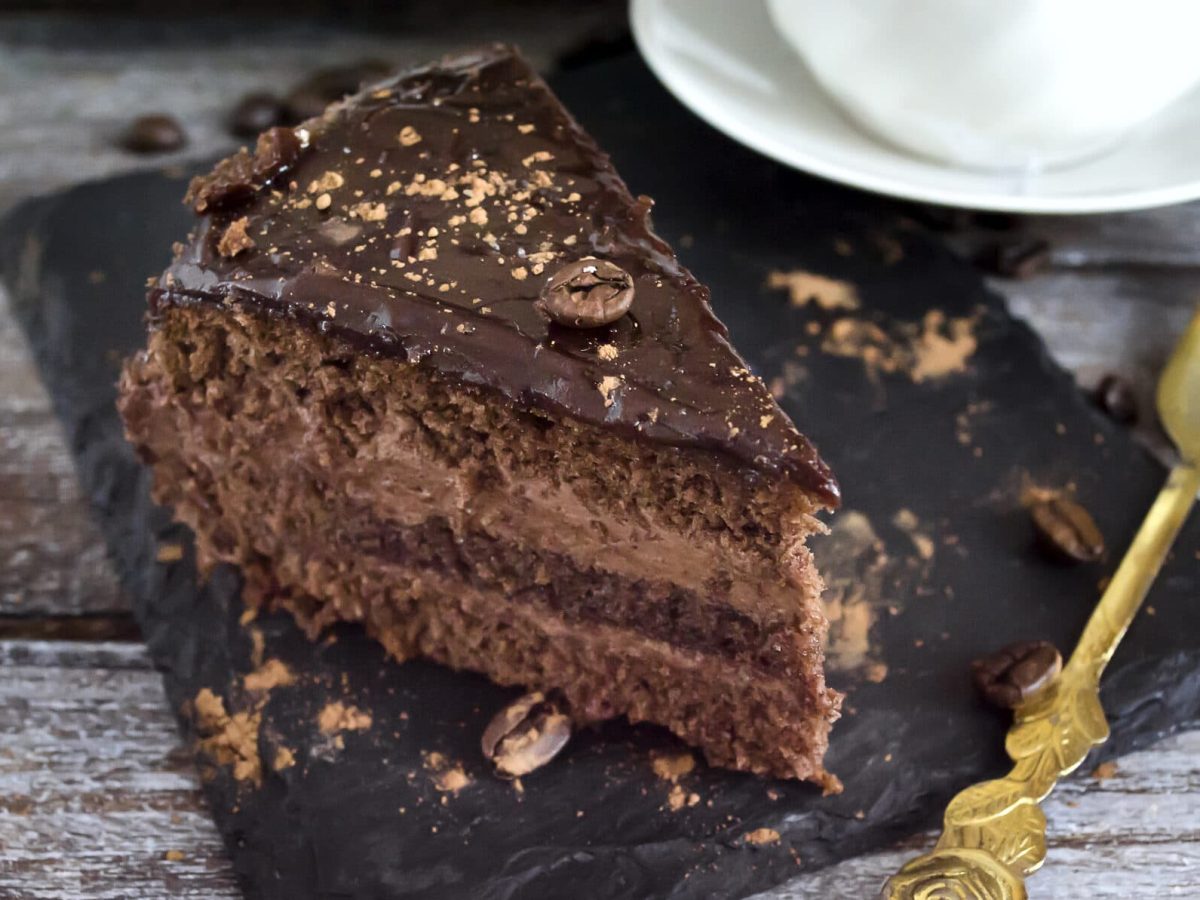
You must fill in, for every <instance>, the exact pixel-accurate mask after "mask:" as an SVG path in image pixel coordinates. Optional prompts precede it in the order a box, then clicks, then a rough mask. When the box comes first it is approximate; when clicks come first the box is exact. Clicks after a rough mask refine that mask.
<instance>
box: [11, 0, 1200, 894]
mask: <svg viewBox="0 0 1200 900" xmlns="http://www.w3.org/2000/svg"><path fill="white" fill-rule="evenodd" d="M409 6H410V7H412V13H411V15H412V19H413V27H412V29H411V30H410V31H408V32H407V33H406V34H407V35H408V36H405V34H401V35H399V36H396V35H369V34H365V33H359V34H350V33H329V32H324V33H317V32H313V31H311V30H308V31H306V30H304V29H291V30H287V31H284V30H278V31H272V32H269V33H266V34H264V33H262V32H261V31H258V30H255V31H252V32H248V33H246V34H245V35H243V36H242V37H240V38H237V39H234V40H222V41H213V40H210V39H208V38H207V37H206V35H205V33H203V31H202V30H201V32H200V33H196V32H195V31H193V30H192V26H191V25H185V26H183V27H180V26H175V27H168V26H160V27H158V28H157V31H158V35H157V37H158V39H159V41H158V43H157V44H155V43H148V42H147V41H146V40H145V30H144V28H143V27H142V26H140V25H138V24H136V23H111V22H107V21H105V22H104V23H103V24H101V25H99V26H97V24H96V23H95V22H90V21H89V22H88V23H82V24H65V25H64V24H63V23H61V22H57V21H55V20H52V19H49V18H46V17H39V16H32V17H25V18H17V17H11V16H9V17H4V18H0V211H2V210H3V209H5V208H7V207H9V206H10V205H11V204H13V203H15V202H16V201H18V200H19V199H20V198H21V197H23V196H27V195H29V194H31V193H36V192H40V191H44V190H49V189H53V188H57V187H61V186H64V185H67V184H70V183H73V182H76V181H79V180H82V179H85V178H93V177H101V176H104V175H109V174H114V173H116V172H119V171H124V170H128V169H132V168H134V167H138V166H159V165H163V164H164V163H170V162H177V161H180V160H182V159H190V158H195V157H199V156H207V155H212V154H214V153H217V152H219V151H222V150H225V149H228V148H229V147H231V146H232V145H233V143H234V142H233V141H232V139H231V138H229V137H228V135H227V134H226V133H225V130H224V117H225V115H226V114H227V111H228V109H229V107H230V104H231V102H232V100H233V98H235V97H237V96H238V95H240V94H241V93H243V92H245V91H248V90H251V89H261V88H264V87H265V88H268V89H277V90H279V89H282V88H283V87H284V86H286V85H288V84H290V83H292V82H294V81H295V80H297V79H298V78H299V77H300V76H302V75H303V74H305V73H307V72H309V71H311V70H312V69H313V68H315V67H318V66H322V65H329V64H336V63H341V62H346V61H351V60H356V59H361V58H363V57H378V58H383V59H392V60H397V61H404V60H409V59H412V60H415V59H421V58H426V57H429V56H432V55H435V54H437V53H440V52H442V51H443V50H446V49H449V48H451V47H453V46H457V45H462V44H464V43H469V42H471V41H473V40H482V39H491V38H495V37H502V38H503V37H506V36H507V37H510V38H516V39H518V40H519V42H520V43H522V44H523V45H524V47H525V49H526V50H527V51H528V52H530V54H531V55H532V56H533V57H534V59H535V60H536V61H538V62H540V63H543V64H544V63H547V62H549V61H550V60H551V59H553V58H554V56H555V55H556V54H557V53H558V52H560V51H561V50H563V49H564V48H567V47H570V46H572V45H574V44H575V43H576V42H577V41H578V40H579V39H580V37H581V35H584V34H588V33H591V32H594V31H595V30H596V29H598V28H600V29H603V28H606V27H610V26H611V25H612V24H613V20H614V19H619V16H620V12H619V5H618V4H613V3H608V4H604V3H597V4H593V5H587V6H585V7H583V10H582V12H578V11H576V12H575V13H573V15H572V17H570V18H567V17H565V16H564V15H562V14H561V11H560V8H558V7H553V5H551V4H549V3H544V4H539V3H538V2H532V0H531V2H528V3H526V4H524V5H522V6H521V15H520V18H519V20H518V21H517V22H516V23H515V24H514V23H512V22H504V23H502V22H501V19H504V18H506V17H507V16H508V15H509V12H508V11H507V10H499V11H497V10H496V9H494V8H493V7H492V5H489V4H482V3H480V4H472V5H471V6H472V10H473V11H472V12H471V13H470V14H466V13H464V14H461V15H458V14H456V15H453V16H446V15H444V14H442V12H441V11H440V10H442V9H443V8H444V4H433V3H429V2H421V3H414V4H409ZM431 10H438V12H433V13H431ZM206 27H207V26H206ZM415 35H419V36H415ZM164 109H165V110H171V111H172V112H174V113H175V114H176V115H178V116H179V118H180V119H181V120H183V121H186V122H187V123H188V130H189V136H190V143H189V146H188V147H187V148H186V149H185V150H184V151H182V152H181V153H180V154H177V155H174V156H171V157H165V158H163V157H159V158H151V159H147V158H142V157H135V156H130V155H128V154H125V153H123V152H121V151H119V150H115V149H113V148H112V146H111V137H112V135H113V134H114V133H115V132H116V131H117V130H118V129H119V128H120V126H121V125H122V124H123V123H124V122H125V121H126V120H127V119H128V118H129V117H131V116H133V115H136V114H138V113H141V112H146V111H151V110H164ZM634 187H635V188H636V185H635V186H634ZM1014 234H1016V235H1021V234H1030V235H1036V236H1044V237H1047V238H1049V239H1050V240H1051V241H1052V243H1053V244H1054V252H1053V255H1052V259H1051V264H1050V266H1049V268H1048V269H1047V270H1046V271H1045V272H1044V273H1042V274H1040V275H1038V276H1036V277H1034V278H1032V279H1029V280H1026V281H1007V280H1003V279H995V280H993V282H992V283H993V285H994V286H995V287H996V288H997V289H998V290H1000V291H1001V292H1002V293H1004V294H1005V295H1006V296H1007V297H1008V298H1009V300H1010V302H1011V303H1012V305H1013V308H1014V310H1015V311H1016V312H1017V313H1018V314H1019V315H1022V316H1024V317H1026V318H1027V319H1028V320H1029V321H1030V322H1031V323H1032V324H1033V325H1034V327H1035V328H1036V329H1037V330H1038V331H1039V332H1040V333H1041V335H1042V336H1043V337H1044V338H1045V339H1046V341H1047V344H1048V346H1049V348H1050V350H1051V352H1052V354H1053V355H1054V356H1055V357H1056V358H1057V359H1058V360H1059V361H1060V362H1061V363H1062V364H1063V365H1065V366H1067V367H1068V368H1069V369H1071V370H1072V371H1074V372H1075V373H1076V374H1077V376H1078V377H1079V379H1080V381H1081V383H1082V384H1084V385H1091V384H1094V383H1095V381H1096V380H1098V379H1099V377H1100V376H1101V375H1103V374H1105V373H1107V372H1114V371H1115V372H1120V373H1121V374H1123V375H1125V376H1126V377H1127V378H1129V379H1130V380H1131V381H1132V382H1133V383H1134V384H1135V385H1136V386H1137V387H1138V388H1139V391H1140V393H1141V396H1142V399H1143V410H1144V411H1145V412H1146V413H1148V411H1149V410H1150V406H1149V405H1148V400H1149V396H1150V391H1151V388H1152V385H1153V381H1154V377H1155V376H1156V374H1157V372H1158V369H1159V368H1160V367H1161V365H1162V362H1163V360H1164V359H1165V356H1166V353H1167V351H1168V349H1169V347H1170V345H1171V343H1172V341H1173V339H1174V336H1175V335H1177V334H1178V333H1179V331H1180V330H1181V328H1182V325H1183V323H1184V321H1186V319H1187V317H1188V315H1189V314H1190V311H1191V309H1193V308H1194V307H1195V304H1196V302H1197V298H1200V204H1189V205H1186V206H1182V207H1175V208H1171V209H1167V210H1159V211H1152V212H1145V213H1132V214H1123V215H1115V216H1100V217H1088V218H1063V217H1049V218H1043V219H1026V220H1020V221H1018V223H1017V224H1016V228H1015V231H1008V232H1003V233H1000V232H993V231H989V230H988V229H987V228H986V227H984V228H975V227H972V228H968V229H966V230H965V231H960V232H957V233H954V234H952V235H949V236H948V240H949V241H950V242H951V243H952V244H954V245H956V246H958V247H960V248H961V249H963V251H964V252H970V251H971V249H972V248H973V247H975V246H977V245H978V244H979V243H981V242H987V241H991V240H997V239H1008V238H1010V237H1012V236H1013V235H1014ZM684 252H685V255H686V251H684ZM1147 423H1148V424H1147ZM1141 434H1142V435H1143V437H1145V438H1146V440H1147V441H1148V443H1150V444H1151V445H1153V446H1156V447H1157V448H1158V449H1159V450H1161V449H1162V443H1161V439H1159V438H1156V435H1155V430H1154V428H1153V417H1152V416H1150V415H1144V416H1143V428H1142V431H1141ZM125 612H126V605H125V603H124V600H123V598H122V597H121V595H120V591H119V589H118V588H117V586H116V582H115V579H114V578H113V576H112V573H111V571H109V569H108V567H107V564H106V561H105V559H104V551H103V547H102V545H101V542H100V540H99V537H98V535H97V533H96V531H95V528H94V527H93V526H92V524H91V522H90V521H89V519H88V517H87V513H86V509H85V507H84V504H83V503H82V501H81V499H80V497H79V491H78V487H77V486H76V484H75V481H74V476H73V474H72V470H71V463H70V457H69V454H68V452H67V450H66V448H65V446H64V444H63V440H62V434H61V431H60V429H59V428H58V425H57V423H56V421H55V419H54V417H53V414H52V412H51V410H50V406H49V401H48V398H47V397H46V394H45V391H44V389H43V388H42V387H41V385H40V384H39V382H38V379H37V376H36V372H35V370H34V367H33V365H32V362H31V360H30V358H29V354H28V351H27V348H26V347H25V346H24V344H23V342H22V339H21V337H20V335H19V332H18V330H17V328H16V326H15V325H14V323H13V321H12V318H11V316H10V314H9V312H8V309H7V301H6V299H5V298H4V296H3V294H2V292H0V638H4V637H6V636H7V637H14V639H12V640H0V898H9V897H13V898H26V897H28V898H51V897H53V898H76V897H79V898H82V897H88V898H96V897H103V898H117V897H120V898H130V900H143V898H166V897H205V898H209V897H211V898H218V900H220V898H225V897H234V896H237V891H236V885H235V883H234V881H233V878H232V875H231V873H230V870H229V866H228V862H227V861H226V858H225V856H224V854H223V851H222V848H221V846H220V841H219V838H218V836H217V834H216V832H215V829H214V828H213V827H212V825H211V823H210V822H209V819H208V817H207V814H206V813H205V811H204V809H203V805H202V801H201V796H200V793H199V790H198V785H197V781H196V777H195V774H194V772H193V771H192V770H191V768H190V766H189V765H188V762H187V757H186V753H185V750H184V748H182V747H180V746H179V742H178V738H177V735H176V732H175V729H174V725H173V722H172V719H171V714H170V711H169V710H168V709H167V708H166V704H165V701H164V699H163V695H162V691H161V687H160V685H159V682H158V677H157V675H155V674H154V673H153V672H151V671H149V669H148V668H147V663H146V659H145V656H144V654H143V653H142V651H141V650H140V649H139V648H138V647H137V646H136V645H131V644H124V643H113V642H107V643H106V642H87V643H85V642H82V641H80V642H74V641H72V642H63V641H44V640H43V641H39V640H34V639H30V637H31V636H33V637H36V636H37V635H39V634H41V635H43V636H47V635H51V636H52V635H56V634H68V635H70V636H72V637H77V638H90V639H95V638H98V637H105V636H111V635H114V634H125V633H126V631H125V630H127V629H128V620H127V618H123V616H124V614H125ZM123 629H125V630H123ZM15 636H20V637H21V638H23V639H19V640H18V639H15ZM1198 760H1200V732H1193V733H1190V734H1186V735H1181V736H1179V737H1176V738H1173V739H1170V740H1168V741H1165V742H1163V743H1162V744H1161V745H1159V746H1158V747H1156V748H1154V749H1151V750H1148V751H1145V752H1143V753H1138V754H1133V755H1131V756H1129V757H1126V758H1124V759H1122V760H1121V761H1120V762H1119V770H1118V773H1117V775H1116V777H1114V778H1111V779H1107V780H1104V781H1098V780H1096V779H1089V778H1086V777H1081V778H1077V779H1075V780H1073V781H1071V782H1068V783H1067V784H1066V785H1064V786H1063V788H1062V789H1061V791H1060V793H1058V794H1056V795H1055V797H1054V798H1052V799H1051V801H1050V802H1049V805H1048V814H1049V818H1050V823H1051V851H1050V857H1049V862H1048V864H1047V868H1046V869H1045V870H1044V871H1043V872H1042V873H1039V874H1038V875H1037V876H1036V878H1035V880H1034V882H1033V883H1032V885H1033V890H1034V896H1035V897H1055V898H1059V897H1061V898H1077V897H1143V896H1144V897H1157V896H1163V895H1165V896H1196V895H1197V894H1200V813H1197V812H1196V810H1197V809H1200V802H1198V801H1200V797H1198V796H1197V793H1198V792H1200V762H1198ZM926 842H927V839H926V840H925V841H923V840H914V841H911V842H909V843H908V844H906V845H905V846H904V847H903V848H900V849H898V850H895V851H890V852H887V853H881V854H876V855H872V856H868V857H865V858H862V859H856V860H851V861H848V862H846V863H843V864H841V865H839V866H836V867H834V868H832V869H829V870H827V871H824V872H820V873H816V874H814V875H809V876H800V877H799V878H798V879H797V880H796V881H795V882H794V883H793V884H791V885H789V886H788V887H787V888H786V889H784V890H783V891H780V892H776V893H774V894H772V895H771V896H778V897H781V898H782V897H787V898H800V897H859V896H863V897H867V896H873V894H874V891H875V890H877V888H878V885H879V884H880V882H881V881H882V879H883V878H884V877H885V876H886V875H887V874H888V873H889V872H891V871H892V870H894V868H895V867H896V866H897V865H898V864H899V863H900V862H901V861H902V860H903V859H905V858H907V856H909V855H911V854H912V853H914V852H917V851H919V850H920V849H922V848H923V847H924V846H925V843H926ZM172 850H179V851H181V852H182V853H183V859H181V860H174V859H168V858H166V853H167V852H168V851H172Z"/></svg>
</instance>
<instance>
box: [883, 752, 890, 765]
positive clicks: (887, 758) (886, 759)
mask: <svg viewBox="0 0 1200 900" xmlns="http://www.w3.org/2000/svg"><path fill="white" fill-rule="evenodd" d="M883 761H884V762H885V763H890V762H891V761H892V754H890V753H885V754H884V755H883Z"/></svg>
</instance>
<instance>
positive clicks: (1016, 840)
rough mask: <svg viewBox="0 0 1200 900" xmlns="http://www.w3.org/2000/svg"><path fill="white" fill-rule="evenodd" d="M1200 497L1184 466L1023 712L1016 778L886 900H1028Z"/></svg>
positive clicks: (946, 835) (961, 811)
mask: <svg viewBox="0 0 1200 900" xmlns="http://www.w3.org/2000/svg"><path fill="white" fill-rule="evenodd" d="M1197 491H1200V468H1198V467H1197V466H1196V465H1195V464H1184V465H1179V466H1176V467H1175V468H1174V469H1172V470H1171V474H1170V476H1169V477H1168V479H1167V483H1166V484H1165V485H1164V486H1163V489H1162V491H1160V492H1159V495H1158V498H1157V499H1156V500H1155V501H1154V505H1153V506H1151V507H1150V512H1149V513H1148V514H1147V515H1146V520H1145V521H1144V522H1143V523H1142V527H1141V528H1140V529H1139V530H1138V533H1137V535H1136V537H1134V539H1133V543H1132V544H1131V545H1130V546H1129V550H1128V552H1126V554H1125V558H1124V559H1123V560H1121V565H1120V566H1119V567H1118V568H1117V571H1116V574H1115V575H1113V579H1112V581H1111V582H1110V583H1109V585H1108V589H1107V590H1106V591H1105V592H1104V596H1103V597H1101V598H1100V602H1099V604H1098V605H1097V606H1096V609H1095V610H1094V611H1093V612H1092V617H1091V618H1090V619H1089V620H1088V623H1087V626H1086V627H1085V628H1084V631H1083V635H1082V636H1081V637H1080V639H1079V643H1078V644H1077V645H1076V647H1075V652H1074V653H1072V654H1071V659H1070V661H1069V662H1068V663H1067V665H1066V666H1065V667H1064V669H1063V671H1062V674H1061V675H1060V676H1059V678H1058V679H1057V680H1056V681H1055V682H1054V683H1053V684H1051V685H1050V686H1049V687H1047V688H1046V689H1045V690H1044V691H1042V692H1040V693H1038V694H1036V695H1035V696H1033V697H1032V698H1030V700H1029V701H1027V702H1026V703H1024V704H1023V705H1021V706H1020V707H1018V708H1017V710H1016V712H1015V720H1014V722H1013V726H1012V728H1011V729H1009V732H1008V738H1007V739H1006V741H1005V749H1006V750H1007V751H1008V755H1009V756H1010V757H1012V760H1013V767H1012V771H1010V772H1009V773H1008V775H1007V776H1005V777H1004V778H999V779H996V780H994V781H984V782H982V783H980V784H976V785H972V786H971V787H969V788H967V789H966V790H964V791H962V792H961V793H959V794H958V795H957V796H956V797H955V798H954V799H953V800H951V801H950V805H949V806H947V807H946V814H945V817H944V821H943V826H942V836H941V838H940V839H939V840H938V842H937V846H936V847H934V849H933V850H932V851H930V852H929V853H926V854H924V855H923V856H919V857H917V858H916V859H913V860H910V861H909V862H908V863H906V864H905V866H904V867H903V868H902V869H901V870H900V871H899V872H897V873H896V874H895V875H893V876H892V877H891V878H889V879H888V881H887V884H885V885H884V887H883V891H882V892H881V894H880V897H881V898H883V900H910V898H911V900H940V898H959V900H972V898H973V900H1023V898H1025V897H1026V892H1025V881H1024V879H1025V877H1026V876H1027V875H1031V874H1033V873H1034V872H1036V871H1037V870H1038V868H1040V867H1041V865H1042V863H1043V862H1044V861H1045V858H1046V817H1045V815H1044V814H1043V813H1042V811H1041V809H1040V808H1039V807H1038V804H1039V803H1040V802H1041V801H1042V800H1043V799H1044V798H1045V797H1046V795H1047V794H1049V793H1050V791H1051V789H1052V788H1053V787H1054V785H1055V784H1056V783H1057V782H1058V779H1060V778H1062V777H1063V776H1065V775H1069V774H1070V773H1071V772H1073V771H1075V769H1077V768H1078V767H1079V765H1080V763H1082V762H1083V760H1084V758H1085V757H1086V756H1087V754H1088V751H1089V750H1091V748H1092V747H1093V746H1095V745H1096V744H1102V743H1104V741H1106V740H1107V739H1108V722H1107V721H1106V720H1105V718H1104V710H1103V709H1102V708H1101V706H1100V675H1101V673H1103V671H1104V668H1105V666H1107V665H1108V661H1109V660H1110V659H1112V656H1113V653H1114V652H1116V649H1117V645H1118V644H1119V643H1120V642H1121V638H1122V637H1124V636H1125V632H1126V630H1127V629H1128V628H1129V624H1130V623H1131V622H1132V621H1133V617H1134V615H1135V614H1136V613H1137V611H1138V608H1139V607H1140V606H1141V605H1142V600H1143V599H1144V598H1145V596H1146V592H1147V591H1149V589H1150V585H1151V584H1152V583H1153V582H1154V579H1155V576H1157V575H1158V570H1159V569H1160V568H1161V567H1162V563H1163V560H1164V559H1166V556H1167V551H1168V550H1170V548H1171V544H1172V543H1173V542H1174V540H1175V536H1176V535H1177V534H1178V533H1179V529H1180V528H1181V527H1182V526H1183V523H1184V521H1185V520H1186V519H1187V515H1188V511H1189V510H1190V509H1191V507H1192V504H1193V503H1194V502H1195V499H1196V493H1197Z"/></svg>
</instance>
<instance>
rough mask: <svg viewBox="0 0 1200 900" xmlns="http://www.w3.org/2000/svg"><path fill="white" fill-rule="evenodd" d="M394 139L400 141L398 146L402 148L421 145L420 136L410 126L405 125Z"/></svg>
mask: <svg viewBox="0 0 1200 900" xmlns="http://www.w3.org/2000/svg"><path fill="white" fill-rule="evenodd" d="M396 137H397V139H398V140H399V141H400V146H402V147H411V146H413V145H414V144H419V143H421V135H420V134H419V133H418V132H417V129H415V128H413V127H412V126H411V125H405V126H404V127H403V128H401V129H400V134H398V135H397V136H396Z"/></svg>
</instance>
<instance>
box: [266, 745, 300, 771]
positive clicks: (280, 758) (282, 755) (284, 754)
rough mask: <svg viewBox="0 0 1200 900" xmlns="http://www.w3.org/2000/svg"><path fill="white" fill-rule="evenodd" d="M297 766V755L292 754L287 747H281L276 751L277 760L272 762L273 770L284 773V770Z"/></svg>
mask: <svg viewBox="0 0 1200 900" xmlns="http://www.w3.org/2000/svg"><path fill="white" fill-rule="evenodd" d="M295 764H296V754H294V753H292V751H291V750H289V749H288V748H287V747H280V748H278V749H277V750H276V751H275V758H274V759H273V760H272V761H271V768H273V769H274V770H275V771H276V772H282V771H283V770H284V769H290V768H291V767H292V766H294V765H295Z"/></svg>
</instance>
